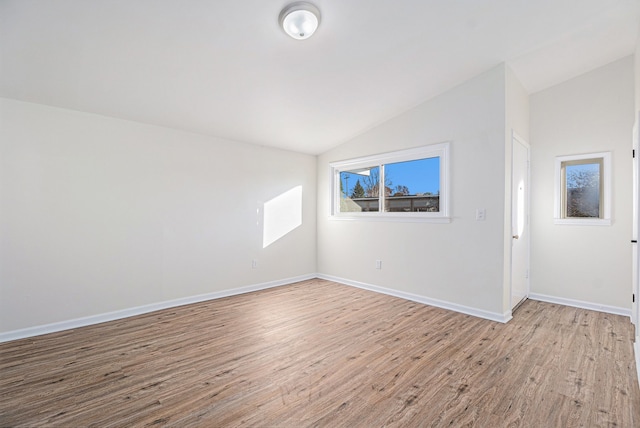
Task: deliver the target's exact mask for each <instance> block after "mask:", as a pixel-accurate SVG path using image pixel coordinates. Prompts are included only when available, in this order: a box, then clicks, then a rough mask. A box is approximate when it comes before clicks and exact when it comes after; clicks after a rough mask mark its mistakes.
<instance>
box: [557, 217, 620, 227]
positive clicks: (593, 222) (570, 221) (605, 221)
mask: <svg viewBox="0 0 640 428" xmlns="http://www.w3.org/2000/svg"><path fill="white" fill-rule="evenodd" d="M553 224H564V225H568V226H611V219H610V218H590V219H589V218H554V219H553Z"/></svg>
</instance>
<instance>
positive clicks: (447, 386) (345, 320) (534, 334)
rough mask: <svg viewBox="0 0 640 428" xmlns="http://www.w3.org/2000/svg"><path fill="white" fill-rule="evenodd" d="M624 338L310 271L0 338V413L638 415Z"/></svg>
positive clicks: (297, 418) (431, 422)
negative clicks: (281, 281) (486, 314)
mask: <svg viewBox="0 0 640 428" xmlns="http://www.w3.org/2000/svg"><path fill="white" fill-rule="evenodd" d="M632 337H633V334H632V326H631V325H630V323H629V319H628V318H626V317H622V316H616V315H609V314H604V313H599V312H592V311H587V310H582V309H576V308H570V307H564V306H559V305H554V304H549V303H542V302H536V301H526V302H525V303H524V304H523V305H522V306H521V307H520V308H519V309H518V311H517V312H516V314H515V317H514V319H513V320H512V321H510V322H509V323H507V324H500V323H496V322H491V321H487V320H483V319H479V318H475V317H471V316H467V315H462V314H459V313H455V312H450V311H447V310H443V309H438V308H434V307H430V306H425V305H422V304H418V303H414V302H410V301H406V300H402V299H398V298H394V297H390V296H386V295H381V294H376V293H372V292H369V291H365V290H360V289H357V288H352V287H348V286H345V285H340V284H336V283H332V282H328V281H323V280H311V281H305V282H301V283H296V284H292V285H288V286H283V287H278V288H274V289H269V290H264V291H260V292H256V293H251V294H245V295H240V296H235V297H230V298H225V299H220V300H215V301H209V302H205V303H199V304H193V305H188V306H183V307H180V308H174V309H168V310H163V311H159V312H154V313H151V314H146V315H142V316H137V317H133V318H129V319H125V320H119V321H113V322H109V323H104V324H100V325H95V326H90V327H85V328H80V329H76V330H71V331H65V332H60V333H53V334H48V335H44V336H39V337H34V338H30V339H24V340H18V341H14V342H9V343H5V344H0V426H3V427H4V426H60V427H79V426H96V427H111V426H116V427H121V426H152V425H160V426H176V427H186V426H205V427H227V426H230V427H232V426H261V427H262V426H264V427H270V426H276V427H301V426H327V427H381V426H390V427H414V426H416V427H418V426H419V427H423V426H424V427H429V426H436V427H440V426H443V427H444V426H447V427H449V426H452V427H462V426H474V427H492V428H493V427H518V426H521V427H609V426H617V427H640V391H639V389H638V383H637V378H636V374H635V364H634V361H633V353H632V352H633V351H632Z"/></svg>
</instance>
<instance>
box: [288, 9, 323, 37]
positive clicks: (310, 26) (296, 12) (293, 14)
mask: <svg viewBox="0 0 640 428" xmlns="http://www.w3.org/2000/svg"><path fill="white" fill-rule="evenodd" d="M319 24H320V10H318V8H317V7H315V6H314V5H312V4H311V3H307V2H303V1H300V2H295V3H291V4H290V5H289V6H287V7H285V8H284V9H282V12H280V25H281V26H282V29H283V30H284V32H285V33H287V34H288V35H290V36H291V37H293V38H294V39H296V40H305V39H308V38H309V37H311V36H312V35H313V33H315V31H316V29H317V28H318V25H319Z"/></svg>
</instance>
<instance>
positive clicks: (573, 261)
mask: <svg viewBox="0 0 640 428" xmlns="http://www.w3.org/2000/svg"><path fill="white" fill-rule="evenodd" d="M633 66H634V64H633V57H627V58H624V59H621V60H619V61H616V62H614V63H611V64H609V65H607V66H604V67H601V68H599V69H597V70H594V71H592V72H590V73H587V74H584V75H582V76H579V77H576V78H574V79H571V80H569V81H567V82H564V83H561V84H559V85H557V86H554V87H552V88H549V89H546V90H544V91H541V92H538V93H535V94H532V95H531V96H530V101H531V106H530V108H531V146H532V160H531V162H532V174H531V176H532V224H531V226H532V229H531V233H532V236H533V237H534V238H533V239H534V240H533V243H532V249H531V250H532V254H531V269H532V270H531V291H532V292H533V293H539V294H543V295H548V296H554V297H559V298H563V299H570V300H578V301H584V302H589V303H593V304H597V305H608V306H613V307H617V308H623V309H626V310H629V308H630V307H631V292H630V290H631V245H630V239H631V238H630V237H631V212H632V207H631V185H632V171H631V150H630V149H631V128H632V126H633V110H634V88H633V87H634V75H633V72H634V71H633ZM602 151H611V152H612V154H613V159H612V161H613V210H612V211H613V214H612V215H613V225H612V226H609V227H606V226H600V227H597V226H568V225H554V223H553V203H554V181H553V180H554V158H555V156H560V155H572V154H581V153H592V152H602Z"/></svg>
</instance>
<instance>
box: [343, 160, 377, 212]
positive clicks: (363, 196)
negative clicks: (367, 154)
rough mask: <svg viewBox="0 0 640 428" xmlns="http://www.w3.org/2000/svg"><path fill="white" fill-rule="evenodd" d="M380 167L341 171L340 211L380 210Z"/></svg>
mask: <svg viewBox="0 0 640 428" xmlns="http://www.w3.org/2000/svg"><path fill="white" fill-rule="evenodd" d="M379 183H380V167H377V166H375V167H369V168H358V169H353V170H349V171H340V212H374V211H380V201H379V200H378V194H379V188H380V185H379Z"/></svg>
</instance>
